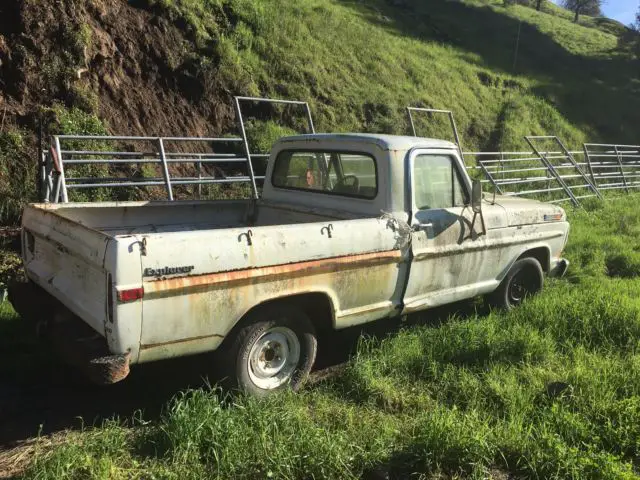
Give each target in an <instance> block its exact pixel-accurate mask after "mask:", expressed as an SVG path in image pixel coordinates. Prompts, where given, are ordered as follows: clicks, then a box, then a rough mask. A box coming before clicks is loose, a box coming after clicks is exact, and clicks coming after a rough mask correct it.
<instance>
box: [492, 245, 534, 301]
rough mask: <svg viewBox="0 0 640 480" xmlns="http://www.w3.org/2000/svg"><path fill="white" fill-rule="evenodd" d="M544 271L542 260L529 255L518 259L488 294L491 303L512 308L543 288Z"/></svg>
mask: <svg viewBox="0 0 640 480" xmlns="http://www.w3.org/2000/svg"><path fill="white" fill-rule="evenodd" d="M543 284H544V272H543V271H542V266H541V265H540V262H538V260H536V259H535V258H531V257H527V258H521V259H520V260H518V261H516V262H515V263H514V264H513V266H512V267H511V269H510V270H509V273H507V276H506V277H505V278H504V280H502V283H500V285H499V286H498V288H497V289H496V290H495V291H494V292H493V293H491V294H490V295H488V297H487V300H488V302H489V305H491V306H493V307H497V308H501V309H504V310H511V309H512V308H514V307H516V306H518V305H520V304H521V303H522V302H523V301H524V300H525V299H526V298H527V297H529V296H531V295H534V294H536V293H538V292H539V291H540V290H542V286H543Z"/></svg>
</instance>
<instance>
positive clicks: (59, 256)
mask: <svg viewBox="0 0 640 480" xmlns="http://www.w3.org/2000/svg"><path fill="white" fill-rule="evenodd" d="M22 227H23V233H22V256H23V260H24V265H25V271H26V274H27V276H28V277H29V278H30V279H31V280H33V281H34V282H35V283H37V284H38V285H40V286H41V287H42V288H44V289H45V290H46V291H47V292H49V293H50V294H51V295H53V296H54V297H55V298H57V299H58V300H59V301H60V302H61V303H62V304H63V305H65V306H66V307H67V308H68V309H69V310H71V311H72V312H73V313H75V314H76V315H78V316H79V317H80V318H81V319H83V320H84V321H85V322H86V323H87V324H89V325H90V326H91V327H92V328H93V329H94V330H96V331H97V332H98V333H100V334H101V335H103V336H104V335H105V330H104V329H105V319H106V315H107V307H106V300H107V278H106V271H105V267H104V258H105V252H106V249H107V245H108V243H109V241H110V240H111V238H110V237H109V236H107V235H105V234H103V233H101V232H99V231H96V230H92V229H90V228H87V227H85V226H84V225H81V224H79V223H76V222H73V221H71V220H69V219H67V218H64V217H62V216H60V215H57V214H56V212H55V210H53V209H51V210H49V209H47V208H46V207H43V206H37V205H35V206H34V205H30V206H28V207H26V208H25V210H24V213H23V219H22Z"/></svg>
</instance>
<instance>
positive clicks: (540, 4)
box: [536, 0, 544, 11]
mask: <svg viewBox="0 0 640 480" xmlns="http://www.w3.org/2000/svg"><path fill="white" fill-rule="evenodd" d="M542 2H544V0H536V10H537V11H540V9H541V8H542Z"/></svg>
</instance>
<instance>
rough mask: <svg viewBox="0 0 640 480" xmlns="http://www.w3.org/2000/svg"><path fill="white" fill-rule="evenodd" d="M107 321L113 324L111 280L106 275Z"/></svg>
mask: <svg viewBox="0 0 640 480" xmlns="http://www.w3.org/2000/svg"><path fill="white" fill-rule="evenodd" d="M107 319H108V320H109V321H110V322H111V323H113V280H112V279H111V274H110V273H109V274H107Z"/></svg>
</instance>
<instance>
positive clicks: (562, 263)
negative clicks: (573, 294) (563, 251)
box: [549, 258, 569, 277]
mask: <svg viewBox="0 0 640 480" xmlns="http://www.w3.org/2000/svg"><path fill="white" fill-rule="evenodd" d="M568 268H569V260H567V259H566V258H560V259H558V261H556V262H555V264H552V265H551V269H550V270H549V276H550V277H562V276H564V274H565V273H567V269H568Z"/></svg>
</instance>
